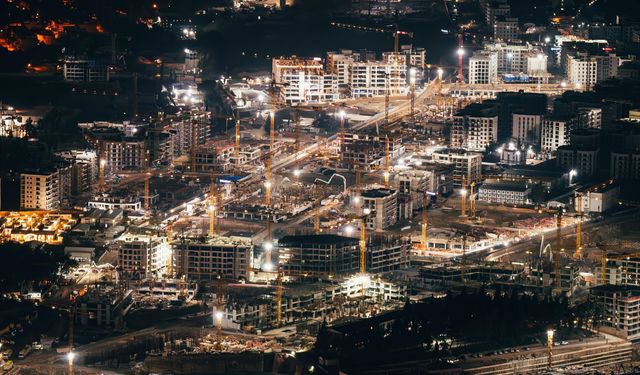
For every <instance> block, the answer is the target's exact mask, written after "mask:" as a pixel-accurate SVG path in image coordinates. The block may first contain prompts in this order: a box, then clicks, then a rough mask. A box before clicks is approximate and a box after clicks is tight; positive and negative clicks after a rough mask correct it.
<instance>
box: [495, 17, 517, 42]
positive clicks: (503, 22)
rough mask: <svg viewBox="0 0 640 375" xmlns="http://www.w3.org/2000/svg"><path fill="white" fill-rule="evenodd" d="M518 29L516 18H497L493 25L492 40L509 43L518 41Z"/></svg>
mask: <svg viewBox="0 0 640 375" xmlns="http://www.w3.org/2000/svg"><path fill="white" fill-rule="evenodd" d="M519 37H520V27H519V24H518V18H517V17H507V16H497V17H496V18H495V22H494V23H493V39H494V40H496V41H502V42H511V41H514V40H517V39H519Z"/></svg>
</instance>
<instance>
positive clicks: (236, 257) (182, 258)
mask: <svg viewBox="0 0 640 375" xmlns="http://www.w3.org/2000/svg"><path fill="white" fill-rule="evenodd" d="M172 247H173V264H174V269H175V271H176V272H178V273H179V274H181V275H183V276H185V277H186V278H187V279H189V280H216V279H218V277H220V278H223V279H235V280H237V279H240V278H244V279H245V280H248V278H249V269H251V268H252V267H253V265H252V262H251V260H252V259H253V245H252V244H251V240H250V239H246V238H239V237H223V236H216V237H214V238H208V239H204V241H202V240H200V239H195V238H194V239H187V240H185V241H179V242H174V243H173V244H172Z"/></svg>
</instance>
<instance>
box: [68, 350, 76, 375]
mask: <svg viewBox="0 0 640 375" xmlns="http://www.w3.org/2000/svg"><path fill="white" fill-rule="evenodd" d="M75 357H76V353H74V352H73V351H71V348H69V353H67V362H68V364H69V374H70V375H73V360H74V359H75Z"/></svg>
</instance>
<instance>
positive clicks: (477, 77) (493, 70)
mask: <svg viewBox="0 0 640 375" xmlns="http://www.w3.org/2000/svg"><path fill="white" fill-rule="evenodd" d="M496 83H498V54H497V53H494V52H489V51H480V52H476V53H474V54H473V56H472V57H471V58H470V59H469V84H471V85H493V84H496Z"/></svg>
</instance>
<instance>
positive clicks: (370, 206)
mask: <svg viewBox="0 0 640 375" xmlns="http://www.w3.org/2000/svg"><path fill="white" fill-rule="evenodd" d="M362 200H363V204H362V209H363V211H364V210H369V212H370V213H369V215H367V218H366V222H367V229H368V230H375V231H382V230H384V229H386V228H388V227H390V226H392V225H394V224H395V223H397V222H398V192H397V191H396V190H392V189H370V190H365V191H363V192H362Z"/></svg>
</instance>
